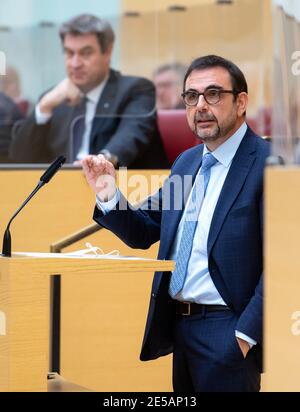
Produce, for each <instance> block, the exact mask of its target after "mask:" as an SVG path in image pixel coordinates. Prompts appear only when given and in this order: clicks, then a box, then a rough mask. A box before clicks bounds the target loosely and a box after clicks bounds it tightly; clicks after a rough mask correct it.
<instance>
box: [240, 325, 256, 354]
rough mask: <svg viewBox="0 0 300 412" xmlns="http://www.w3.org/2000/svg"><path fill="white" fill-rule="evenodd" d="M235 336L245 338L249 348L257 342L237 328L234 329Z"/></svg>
mask: <svg viewBox="0 0 300 412" xmlns="http://www.w3.org/2000/svg"><path fill="white" fill-rule="evenodd" d="M235 336H236V337H237V338H241V339H243V340H245V341H246V342H247V343H248V344H249V346H250V349H251V348H252V347H253V346H254V345H256V344H257V342H256V341H255V340H254V339H251V338H249V336H247V335H245V334H244V333H242V332H239V331H238V330H236V331H235Z"/></svg>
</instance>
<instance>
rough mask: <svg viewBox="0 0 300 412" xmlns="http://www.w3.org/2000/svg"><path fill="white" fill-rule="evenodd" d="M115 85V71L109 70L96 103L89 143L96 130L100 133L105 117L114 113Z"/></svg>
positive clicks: (116, 79) (107, 117)
mask: <svg viewBox="0 0 300 412" xmlns="http://www.w3.org/2000/svg"><path fill="white" fill-rule="evenodd" d="M117 85H118V78H117V73H116V72H115V71H114V70H111V71H110V75H109V78H108V81H107V83H106V85H105V87H104V89H103V91H102V93H101V96H100V99H99V101H98V104H97V108H96V113H95V117H94V120H93V127H92V132H91V139H90V141H91V143H92V141H93V139H94V138H95V136H96V131H97V134H101V130H102V128H103V127H104V124H105V122H106V121H107V119H109V117H113V116H115V115H116V113H114V111H115V110H114V100H115V98H116V96H117V93H118V89H117Z"/></svg>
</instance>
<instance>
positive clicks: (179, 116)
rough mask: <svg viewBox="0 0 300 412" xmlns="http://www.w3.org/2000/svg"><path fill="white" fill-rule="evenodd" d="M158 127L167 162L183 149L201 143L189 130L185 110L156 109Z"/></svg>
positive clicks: (172, 160)
mask: <svg viewBox="0 0 300 412" xmlns="http://www.w3.org/2000/svg"><path fill="white" fill-rule="evenodd" d="M157 120H158V127H159V131H160V134H161V138H162V142H163V145H164V148H165V151H166V154H167V156H168V159H169V162H170V163H171V164H173V162H174V160H175V159H176V158H177V156H178V155H179V154H180V153H182V152H183V151H184V150H186V149H189V148H190V147H193V146H195V145H197V144H198V143H201V142H200V140H199V139H197V137H196V136H195V135H194V134H193V132H192V131H191V129H190V127H189V125H188V123H187V120H186V112H185V110H158V112H157Z"/></svg>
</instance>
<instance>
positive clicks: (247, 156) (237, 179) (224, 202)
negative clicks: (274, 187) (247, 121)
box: [207, 128, 256, 256]
mask: <svg viewBox="0 0 300 412" xmlns="http://www.w3.org/2000/svg"><path fill="white" fill-rule="evenodd" d="M255 152H256V140H255V139H254V138H253V134H252V132H251V131H250V129H249V128H248V129H247V132H246V134H245V137H244V138H243V140H242V142H241V144H240V146H239V148H238V150H237V152H236V154H235V156H234V158H233V160H232V164H231V167H230V170H229V172H228V175H227V177H226V179H225V182H224V185H223V188H222V190H221V193H220V196H219V199H218V202H217V205H216V208H215V212H214V215H213V218H212V222H211V226H210V232H209V236H208V243H207V254H208V256H209V255H210V252H211V250H212V247H213V245H214V243H215V241H216V239H217V237H218V234H219V232H220V230H221V228H222V225H223V222H224V220H225V218H226V216H227V214H228V212H229V210H230V208H231V206H232V205H233V203H234V201H235V199H236V198H237V196H238V194H239V192H240V191H241V189H242V186H243V184H244V182H245V180H246V177H247V175H248V173H249V172H250V170H251V168H252V165H253V163H254V160H255V157H256V156H255Z"/></svg>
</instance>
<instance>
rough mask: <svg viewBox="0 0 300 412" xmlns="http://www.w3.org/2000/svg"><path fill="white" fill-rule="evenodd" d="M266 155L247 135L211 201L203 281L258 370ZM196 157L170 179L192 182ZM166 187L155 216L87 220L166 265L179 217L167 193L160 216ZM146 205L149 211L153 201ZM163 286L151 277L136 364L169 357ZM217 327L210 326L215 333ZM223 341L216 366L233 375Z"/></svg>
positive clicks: (137, 213)
mask: <svg viewBox="0 0 300 412" xmlns="http://www.w3.org/2000/svg"><path fill="white" fill-rule="evenodd" d="M269 150H270V145H269V143H267V142H266V141H264V140H263V139H261V138H260V137H258V136H257V135H255V134H254V133H253V132H252V131H251V129H249V128H248V129H247V132H246V134H245V136H244V138H243V140H242V142H241V144H240V146H239V148H238V150H237V152H236V154H235V156H234V158H233V161H232V164H231V166H230V170H229V172H228V175H227V177H226V180H225V182H224V185H223V188H222V191H221V194H220V197H219V199H218V203H217V206H216V209H215V212H214V215H213V218H212V222H211V226H210V232H209V237H208V245H207V252H208V253H207V254H208V264H209V273H210V275H211V278H212V280H213V282H214V285H215V286H216V288H217V290H218V292H219V293H220V295H221V297H222V298H223V300H224V301H225V303H226V304H227V305H228V307H229V308H230V309H231V311H232V313H233V314H234V315H236V318H237V323H236V325H235V329H236V330H238V331H240V332H241V333H244V334H245V335H247V336H249V337H251V338H252V339H254V340H255V341H257V345H255V346H254V347H253V348H252V349H250V351H249V352H248V355H247V358H251V359H252V358H253V362H255V363H256V365H257V367H259V368H261V366H262V365H261V354H262V321H263V314H262V306H263V290H262V287H263V285H262V271H263V235H262V223H263V222H262V216H263V215H262V211H263V172H264V166H265V159H266V157H267V156H268V155H269ZM202 153H203V145H199V146H196V147H194V148H192V149H189V150H187V151H186V152H184V153H182V154H181V155H180V156H179V157H178V158H177V160H176V161H175V163H174V165H173V167H172V171H171V176H172V175H179V176H181V177H182V178H183V176H184V175H192V176H193V178H195V176H196V174H197V172H198V170H199V167H200V166H201V159H202ZM167 185H168V182H167V183H166V184H165V185H164V189H162V190H160V192H159V205H160V207H159V209H158V208H156V210H141V209H139V210H135V209H133V208H131V209H128V210H125V211H124V210H113V211H111V212H109V213H108V214H107V215H105V216H103V213H102V212H100V211H99V209H98V208H96V209H95V212H94V219H95V220H96V222H98V223H99V224H100V225H101V226H103V227H105V228H107V229H109V230H111V231H112V232H114V233H115V234H116V235H117V236H118V237H119V238H120V239H122V240H123V241H124V242H125V243H127V244H128V245H129V246H130V247H133V248H141V249H147V248H149V247H150V246H151V245H152V244H153V243H155V242H157V241H158V240H160V248H159V254H158V259H168V257H169V256H170V251H171V248H172V244H173V241H174V238H175V234H176V232H177V230H178V224H179V222H180V219H181V215H182V210H181V211H180V210H174V209H176V208H174V202H172V200H173V196H174V194H172V189H171V194H170V198H171V201H170V204H171V210H162V197H163V196H165V193H167V192H164V190H165V188H166V187H167ZM150 200H151V198H149V199H148V202H149V201H150ZM123 201H124V198H121V201H120V202H123ZM119 204H120V203H119ZM154 204H156V205H157V201H156V202H154ZM117 206H118V205H117ZM172 206H173V208H172ZM117 209H119V207H117ZM169 280H170V273H161V272H157V273H156V274H155V277H154V281H153V286H152V292H151V300H150V307H149V312H148V319H147V324H146V330H145V335H144V341H143V345H142V350H141V356H140V357H141V360H151V359H155V358H158V357H160V356H163V355H167V354H169V353H171V352H172V351H173V338H174V335H173V333H174V321H175V310H174V307H173V306H174V304H173V303H170V301H171V298H170V296H169V294H168V286H169ZM217 327H218V326H217V324H216V326H215V328H216V330H217ZM231 335H232V336H231ZM231 335H230V337H228V333H227V332H226V333H224V337H223V339H224V340H222V341H221V340H220V339H219V342H218V345H220V348H226V346H227V348H230V351H229V349H228V353H227V354H225V355H224V359H222V362H223V361H224V362H225V363H226V364H227V363H228V364H229V366H230V367H233V366H234V362H236V361H237V359H238V360H239V361H242V360H241V359H240V358H241V357H242V353H241V351H240V349H239V348H238V345H237V342H236V338H235V336H234V331H231ZM213 336H214V335H213ZM227 340H230V343H229V342H228V343H227ZM229 352H230V353H229ZM238 352H239V353H238ZM227 355H228V358H226V359H225V357H226V356H227ZM247 358H246V359H247ZM221 379H222V378H221V377H218V376H216V377H215V383H216V386H215V388H214V389H216V388H218V386H217V384H218V380H219V381H220V380H221ZM220 385H221V384H220ZM220 387H221V386H220ZM212 389H213V388H212Z"/></svg>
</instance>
